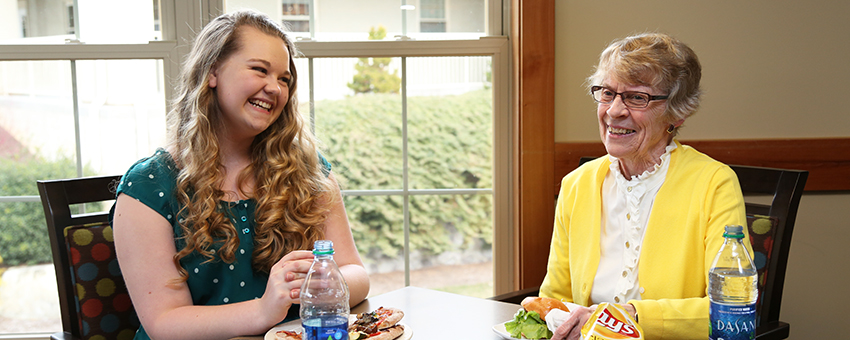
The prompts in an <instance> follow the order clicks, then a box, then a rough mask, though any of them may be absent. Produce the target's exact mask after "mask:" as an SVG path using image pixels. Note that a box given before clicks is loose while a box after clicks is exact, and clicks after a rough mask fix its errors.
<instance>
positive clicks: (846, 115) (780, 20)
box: [555, 0, 850, 339]
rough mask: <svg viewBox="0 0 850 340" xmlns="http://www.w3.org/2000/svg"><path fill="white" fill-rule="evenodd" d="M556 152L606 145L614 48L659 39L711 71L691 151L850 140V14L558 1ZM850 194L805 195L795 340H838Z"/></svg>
mask: <svg viewBox="0 0 850 340" xmlns="http://www.w3.org/2000/svg"><path fill="white" fill-rule="evenodd" d="M555 19H556V26H555V57H556V62H555V79H556V80H555V93H556V95H555V127H556V130H555V141H556V142H570V141H598V140H599V135H598V130H597V127H596V126H597V125H596V120H595V119H596V117H595V105H594V104H593V102H592V101H591V99H590V98H589V96H587V95H586V94H585V93H586V92H585V87H584V78H585V77H586V76H587V75H589V74H590V72H591V71H592V67H593V65H594V64H595V63H596V61H597V58H598V56H599V53H600V52H601V51H602V49H603V48H604V47H605V46H606V45H607V44H608V43H609V42H610V41H612V40H614V39H617V38H621V37H623V36H626V35H629V34H631V33H637V32H644V31H660V32H665V33H668V34H671V35H673V36H676V37H678V38H679V39H681V40H683V41H685V42H686V43H688V44H689V45H690V46H691V47H692V48H693V49H694V50H695V51H696V52H697V54H698V55H699V57H700V61H701V62H702V66H703V78H702V79H703V81H702V85H703V89H704V90H705V96H704V97H703V101H702V106H701V109H700V111H699V112H698V113H697V114H696V115H695V116H693V117H692V118H690V119H688V120H687V121H686V123H685V128H684V129H683V130H682V134H681V139H683V140H687V139H748V138H759V139H761V138H765V139H767V138H817V137H850V109H848V107H849V106H850V105H848V104H850V102H848V101H849V100H850V81H848V79H850V2H847V1H843V0H832V1H824V0H817V1H796V0H781V1H777V0H773V1H771V0H758V1H732V0H721V1H677V0H668V1H662V0H651V1H639V2H634V1H607V2H596V1H593V2H588V1H572V0H557V2H556V13H555ZM847 208H850V193H848V192H843V193H838V194H829V195H826V194H806V195H804V197H803V200H802V202H801V204H800V211H799V215H798V218H797V223H796V229H795V231H794V240H793V242H792V247H791V254H790V256H791V258H790V260H789V264H788V273H787V278H786V281H785V282H786V286H785V294H784V299H783V309H782V317H781V318H782V320H783V321H786V322H789V323H790V324H791V338H792V339H806V338H818V337H823V338H828V337H830V336H833V335H835V334H838V333H836V332H838V331H839V330H840V326H839V325H842V324H843V323H846V321H844V320H845V319H846V314H847V306H850V296H848V294H847V293H846V289H841V288H843V287H844V286H846V285H847V283H848V282H850V270H848V268H850V265H848V264H847V263H846V259H848V258H850V247H848V246H847V243H848V241H850V222H848V219H847V218H846V217H844V216H843V215H844V214H842V213H841V212H843V211H845V210H847Z"/></svg>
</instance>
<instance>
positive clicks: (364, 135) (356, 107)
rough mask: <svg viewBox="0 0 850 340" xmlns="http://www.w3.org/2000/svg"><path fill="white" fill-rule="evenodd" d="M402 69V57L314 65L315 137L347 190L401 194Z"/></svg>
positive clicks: (323, 61)
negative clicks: (399, 67) (396, 192)
mask: <svg viewBox="0 0 850 340" xmlns="http://www.w3.org/2000/svg"><path fill="white" fill-rule="evenodd" d="M399 64H400V59H398V58H324V59H315V61H314V70H313V75H314V79H313V83H314V91H315V93H314V97H315V112H316V113H315V116H316V135H317V136H318V137H319V139H320V140H321V141H322V142H323V144H324V147H325V150H326V151H325V152H326V155H325V156H326V157H327V158H328V160H329V161H331V163H332V164H333V165H334V168H333V171H334V173H335V174H336V176H337V179H339V181H340V185H342V188H343V189H345V190H399V189H402V139H401V132H402V129H401V127H402V126H401V123H402V120H401V111H402V110H401V96H400V94H399V89H400V88H399V86H400V76H399V73H400V71H399V70H398V66H397V65H399ZM299 72H301V70H299ZM299 74H300V73H299ZM300 85H301V84H299V86H300Z"/></svg>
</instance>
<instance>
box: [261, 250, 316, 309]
mask: <svg viewBox="0 0 850 340" xmlns="http://www.w3.org/2000/svg"><path fill="white" fill-rule="evenodd" d="M312 263H313V253H312V252H310V251H307V250H296V251H292V252H290V253H289V254H286V256H284V257H283V258H282V259H280V261H278V262H277V263H275V265H274V266H272V269H271V272H270V273H269V281H268V283H267V284H266V292H265V293H263V297H262V299H261V302H260V305H261V306H262V309H263V310H264V311H265V312H264V313H265V315H269V316H270V317H271V318H272V319H273V320H276V321H274V322H279V321H280V320H283V319H284V318H285V317H286V312H287V311H289V307H290V306H291V305H292V304H293V303H298V300H299V298H300V297H301V285H302V284H303V283H304V279H305V278H306V277H307V272H308V271H309V270H310V265H311V264H312Z"/></svg>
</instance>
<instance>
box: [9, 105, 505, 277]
mask: <svg viewBox="0 0 850 340" xmlns="http://www.w3.org/2000/svg"><path fill="white" fill-rule="evenodd" d="M491 96H492V92H490V91H486V90H482V91H475V92H470V93H467V94H464V95H457V96H440V97H411V98H409V99H408V135H409V138H410V140H409V145H408V149H409V150H408V152H409V165H408V166H409V179H410V188H412V189H434V188H492V187H493V182H492V177H491V173H492V156H491V155H492V119H491V116H492V106H491V102H492V101H491ZM316 116H317V118H316V125H317V126H316V131H317V134H318V135H319V138H320V139H321V140H322V141H323V142H324V144H325V145H326V149H325V151H324V152H325V156H327V158H328V159H329V160H330V161H331V162H332V163H333V165H334V173H335V174H336V176H337V177H338V179H339V180H340V183H341V185H342V186H343V188H344V189H394V190H397V189H401V185H402V184H401V183H402V180H401V177H402V162H401V160H402V141H401V99H400V97H399V96H398V95H391V94H369V95H358V96H353V97H349V98H346V99H344V100H336V101H319V102H317V103H316ZM74 169H75V166H74V163H73V161H72V160H71V159H69V158H64V159H60V160H58V161H54V162H49V161H44V160H39V159H31V160H20V159H5V158H4V159H0V196H19V195H38V189H37V188H36V184H35V183H36V180H38V179H45V178H68V177H74V176H76V174H75V171H74ZM86 173H93V171H90V170H86ZM402 202H403V200H402V198H401V196H361V197H347V198H346V210H347V213H348V217H349V220H350V222H351V227H352V231H353V234H354V238H355V240H356V242H357V245H358V248H359V249H360V250H361V252H364V253H367V254H372V255H374V256H382V255H383V256H391V257H394V256H398V254H399V253H400V252H401V249H403V245H404V234H403V230H402V228H403V222H402V221H403V214H402V204H403V203H402ZM0 208H2V210H0V212H2V214H0V256H2V258H3V261H4V263H3V264H4V265H19V264H35V263H49V262H51V252H50V243H49V239H48V236H47V232H46V228H47V227H46V223H45V221H44V213H43V210H42V207H41V203H39V202H11V203H0ZM491 211H492V198H491V196H490V195H457V196H454V195H443V196H411V198H410V222H411V223H410V228H411V236H410V245H411V248H412V249H419V250H423V251H426V252H428V253H431V254H439V253H442V252H444V251H448V250H459V249H470V248H473V247H478V248H482V247H483V248H484V249H487V248H489V247H491V246H492V244H491V243H492V238H493V237H492V234H493V228H492V225H493V222H492V213H491Z"/></svg>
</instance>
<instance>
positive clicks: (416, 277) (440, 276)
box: [410, 195, 493, 298]
mask: <svg viewBox="0 0 850 340" xmlns="http://www.w3.org/2000/svg"><path fill="white" fill-rule="evenodd" d="M492 203H493V199H492V195H441V196H431V195H428V196H411V197H410V248H411V254H410V269H411V272H410V284H411V285H413V286H417V287H423V288H431V289H437V290H443V291H447V292H452V293H457V294H462V295H468V296H476V297H482V298H484V297H490V296H493V251H492V250H493V214H492V209H493V208H492V207H493V204H492Z"/></svg>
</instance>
